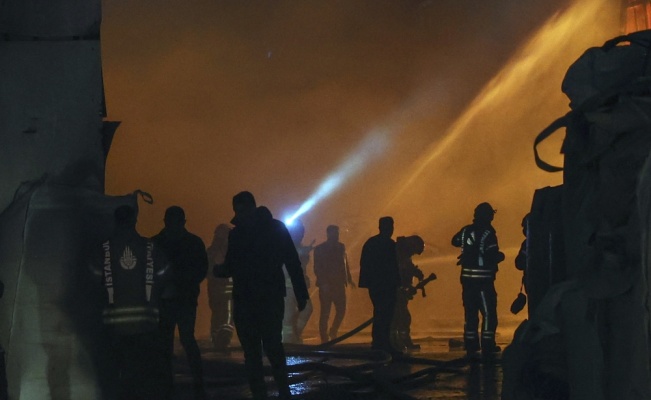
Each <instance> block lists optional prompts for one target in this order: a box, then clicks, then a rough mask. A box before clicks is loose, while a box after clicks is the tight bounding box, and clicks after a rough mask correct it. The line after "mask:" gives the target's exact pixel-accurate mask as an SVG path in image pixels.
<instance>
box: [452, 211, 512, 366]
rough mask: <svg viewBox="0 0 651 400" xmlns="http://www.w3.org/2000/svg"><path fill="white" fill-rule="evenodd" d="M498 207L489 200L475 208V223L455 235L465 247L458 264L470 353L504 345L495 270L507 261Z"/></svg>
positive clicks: (454, 241)
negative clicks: (496, 223) (499, 341)
mask: <svg viewBox="0 0 651 400" xmlns="http://www.w3.org/2000/svg"><path fill="white" fill-rule="evenodd" d="M495 212H496V211H495V210H493V207H492V206H491V205H490V204H489V203H481V204H479V205H478V206H477V207H476V208H475V212H474V219H473V222H472V224H470V225H466V226H464V227H463V228H461V230H460V231H459V232H458V233H457V234H456V235H454V237H453V238H452V245H453V246H455V247H460V248H461V255H459V262H458V263H457V264H458V265H460V266H461V278H460V280H461V286H462V290H463V292H462V297H463V307H464V310H465V323H464V329H463V339H464V344H465V348H466V352H467V353H468V356H474V355H475V354H476V353H477V352H478V351H479V350H481V352H482V355H484V356H489V355H491V354H494V353H496V352H499V351H500V350H501V349H500V348H499V347H498V346H496V345H495V330H496V328H497V292H496V291H495V274H496V273H497V264H498V263H500V262H501V261H504V253H502V252H501V251H500V249H499V246H498V244H497V235H496V234H495V229H494V228H493V226H492V225H491V222H492V221H493V218H494V216H495ZM479 314H481V316H482V325H481V339H480V337H479V335H478V333H477V330H478V328H479Z"/></svg>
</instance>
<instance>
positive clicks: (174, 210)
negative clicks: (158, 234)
mask: <svg viewBox="0 0 651 400" xmlns="http://www.w3.org/2000/svg"><path fill="white" fill-rule="evenodd" d="M164 221H165V228H167V229H172V230H179V229H183V228H184V227H185V211H183V209H182V208H181V207H179V206H172V207H169V208H168V209H167V210H165V219H164Z"/></svg>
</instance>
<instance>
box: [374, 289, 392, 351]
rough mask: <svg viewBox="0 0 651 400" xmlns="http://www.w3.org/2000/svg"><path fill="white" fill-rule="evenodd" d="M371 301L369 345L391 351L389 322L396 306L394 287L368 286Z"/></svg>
mask: <svg viewBox="0 0 651 400" xmlns="http://www.w3.org/2000/svg"><path fill="white" fill-rule="evenodd" d="M368 294H369V297H370V298H371V302H372V303H373V330H372V332H371V336H372V344H371V347H372V348H373V349H377V350H385V351H392V350H393V348H392V346H391V322H392V320H393V314H394V312H395V307H396V288H395V287H386V288H368Z"/></svg>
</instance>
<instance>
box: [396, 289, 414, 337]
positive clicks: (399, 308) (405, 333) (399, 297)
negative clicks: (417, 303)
mask: <svg viewBox="0 0 651 400" xmlns="http://www.w3.org/2000/svg"><path fill="white" fill-rule="evenodd" d="M409 300H411V299H410V297H409V294H408V293H407V291H405V290H404V289H403V288H399V289H398V290H397V291H396V307H395V313H394V317H393V322H392V323H393V326H392V328H391V332H392V334H393V335H395V337H393V338H392V342H393V344H394V346H395V347H396V348H397V349H402V348H403V347H405V346H407V347H409V346H413V342H412V340H411V313H410V312H409Z"/></svg>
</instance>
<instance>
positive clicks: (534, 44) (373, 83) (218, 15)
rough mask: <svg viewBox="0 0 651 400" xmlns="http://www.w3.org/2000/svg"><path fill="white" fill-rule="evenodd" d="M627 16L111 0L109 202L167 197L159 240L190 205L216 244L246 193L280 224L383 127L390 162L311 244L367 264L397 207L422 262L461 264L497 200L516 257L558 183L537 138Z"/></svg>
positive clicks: (466, 1) (591, 0) (497, 4)
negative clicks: (235, 199)
mask: <svg viewBox="0 0 651 400" xmlns="http://www.w3.org/2000/svg"><path fill="white" fill-rule="evenodd" d="M618 13H619V4H617V2H614V1H607V0H576V1H570V0H547V1H537V0H500V1H493V2H485V1H476V0H425V1H422V0H420V1H415V0H391V1H389V0H354V1H350V0H332V1H321V2H315V1H304V2H303V1H301V2H296V1H294V2H291V1H230V0H212V1H208V0H184V1H178V0H156V1H153V0H146V1H145V0H141V1H123V0H104V2H103V23H102V57H103V69H104V84H105V90H106V102H107V108H108V117H109V119H111V120H120V121H123V124H122V126H121V127H120V128H119V129H118V131H117V134H116V137H115V140H114V142H113V147H112V149H111V153H110V155H109V159H108V163H107V180H106V188H107V193H108V194H124V193H127V192H130V191H132V190H135V189H142V190H145V191H148V192H150V193H152V195H153V196H154V198H155V201H156V202H155V204H154V205H153V206H143V207H142V210H141V216H140V223H139V230H140V231H141V233H143V234H145V235H152V234H154V233H156V232H157V231H158V230H159V229H160V228H161V227H162V215H163V212H164V210H165V208H166V207H168V206H170V205H173V204H176V205H180V206H182V207H184V208H185V209H186V213H187V218H188V228H189V229H190V230H191V231H193V232H195V233H197V234H198V235H199V236H201V237H202V238H203V239H204V241H205V242H206V243H210V240H211V237H212V231H213V229H214V228H215V226H217V224H219V223H222V222H227V221H228V220H229V219H230V218H231V216H232V211H231V208H230V201H231V197H232V195H233V194H235V193H237V192H238V191H240V190H250V191H252V192H253V193H254V194H255V195H256V197H257V199H258V202H259V203H260V204H264V205H267V206H268V207H269V208H270V209H271V211H272V212H274V214H275V215H276V216H277V217H281V216H283V215H285V214H287V213H289V212H290V211H293V208H296V207H298V205H300V203H301V202H302V201H303V200H305V199H306V198H307V197H308V196H309V195H310V194H311V193H312V192H313V191H314V190H315V189H316V187H317V186H318V185H319V183H320V182H321V180H323V179H324V178H325V177H326V176H327V175H328V174H329V173H330V172H331V171H333V170H335V169H336V168H337V167H338V166H339V165H340V163H341V162H342V161H343V160H344V159H346V157H348V156H349V153H350V151H351V149H355V148H357V146H358V145H359V144H360V143H361V142H362V141H363V140H364V138H365V137H367V135H368V134H369V133H370V132H374V131H376V130H383V131H384V132H387V135H388V138H389V141H390V146H389V148H388V149H387V150H386V152H384V153H383V154H382V156H381V157H376V158H372V159H370V160H368V161H365V167H364V168H363V169H362V170H361V172H360V173H359V174H357V175H355V176H353V177H352V178H351V179H350V180H348V181H346V182H345V183H344V184H343V186H342V187H341V188H340V190H339V191H337V192H335V193H334V194H332V195H331V196H330V197H328V198H327V199H326V200H325V201H323V202H322V203H320V204H318V205H317V206H316V207H315V208H314V209H313V210H311V211H310V212H308V213H307V214H305V215H304V216H303V217H302V218H301V219H302V220H303V222H304V223H305V225H306V228H307V234H306V241H307V242H310V241H311V240H312V239H316V240H317V242H320V241H322V240H324V239H325V227H326V226H327V225H329V224H333V223H334V224H338V225H340V226H342V228H343V230H342V241H344V242H346V243H348V244H349V251H350V252H351V263H352V264H355V265H354V267H356V264H357V262H356V261H357V260H356V258H357V255H356V253H355V252H356V251H358V247H359V245H361V243H360V241H362V240H363V239H365V238H366V237H368V236H370V235H372V234H374V233H375V227H376V221H377V218H378V217H380V216H382V215H383V214H391V215H393V216H394V217H395V219H396V235H409V234H415V233H417V234H420V235H421V236H423V238H424V239H425V240H426V242H427V244H428V251H427V253H426V254H425V255H424V256H427V257H431V256H439V255H446V254H452V253H456V250H455V249H453V248H451V247H450V246H449V238H450V237H451V236H452V235H453V234H454V233H455V232H456V230H457V229H458V228H459V227H461V226H462V225H464V224H465V223H468V222H470V217H471V214H472V208H473V207H474V206H475V205H476V204H477V203H479V202H481V201H484V200H488V201H490V202H491V203H492V204H493V205H494V206H495V208H497V209H498V214H497V216H496V220H495V226H496V229H497V231H498V236H499V237H500V240H501V245H502V247H503V248H513V247H517V246H519V243H520V241H521V240H522V236H521V233H520V232H521V229H520V221H521V219H522V216H523V215H524V214H525V213H526V212H527V210H528V208H529V207H530V204H531V196H532V195H533V191H534V190H535V189H536V188H539V187H543V186H547V185H555V184H558V183H560V179H561V177H560V176H555V175H554V176H553V175H549V174H544V173H542V172H541V171H538V170H537V169H536V167H535V164H534V162H533V154H532V143H533V139H534V137H535V135H536V134H537V133H538V132H539V131H540V130H541V129H543V128H544V127H545V126H546V125H547V124H548V123H550V122H551V121H552V120H553V119H554V118H556V117H557V116H560V115H562V114H564V113H565V112H566V111H567V104H568V100H567V99H566V98H565V96H564V95H563V94H562V93H561V92H560V84H561V81H562V78H563V74H564V72H565V71H566V70H567V67H568V66H569V64H570V63H571V62H572V61H573V60H575V59H576V58H577V57H578V56H579V55H580V54H581V53H582V52H583V51H584V50H585V49H586V48H587V47H589V46H595V45H600V44H602V43H603V42H604V41H605V40H606V39H609V38H611V37H613V36H616V35H618V34H619V21H620V19H619V14H618ZM557 149H558V143H552V144H551V145H550V147H549V149H546V150H545V152H544V154H545V155H546V156H547V157H548V158H554V157H556V159H557V160H558V157H557V156H556V153H557ZM507 263H508V264H510V265H508V266H504V267H502V271H503V272H502V273H501V274H502V275H508V274H507V273H506V272H504V271H510V270H512V269H513V268H512V259H507V261H506V262H505V264H507ZM503 265H504V264H503ZM439 273H441V271H437V274H439ZM450 274H451V275H450V279H454V281H453V282H452V283H447V284H446V285H449V286H450V287H455V288H457V286H458V283H457V279H458V278H454V277H453V275H454V274H458V272H457V271H452V272H450ZM354 275H355V274H354ZM443 275H445V273H443ZM511 275H512V276H511V277H510V278H506V277H505V278H500V279H502V282H504V283H503V285H507V284H508V285H510V286H513V285H514V284H515V285H516V286H519V285H518V284H517V281H518V279H519V277H518V276H516V275H513V274H511ZM440 277H441V276H440ZM498 280H499V279H498ZM514 282H515V283H514ZM498 283H499V282H498ZM457 289H458V288H457ZM514 290H515V291H516V292H517V288H515V289H514ZM498 292H499V288H498ZM450 296H453V297H455V299H456V297H458V294H456V293H453V294H451V295H450ZM509 303H510V301H509ZM505 306H506V307H507V306H508V304H506V305H505Z"/></svg>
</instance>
